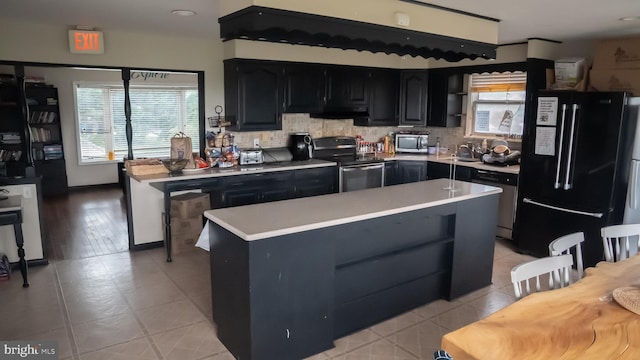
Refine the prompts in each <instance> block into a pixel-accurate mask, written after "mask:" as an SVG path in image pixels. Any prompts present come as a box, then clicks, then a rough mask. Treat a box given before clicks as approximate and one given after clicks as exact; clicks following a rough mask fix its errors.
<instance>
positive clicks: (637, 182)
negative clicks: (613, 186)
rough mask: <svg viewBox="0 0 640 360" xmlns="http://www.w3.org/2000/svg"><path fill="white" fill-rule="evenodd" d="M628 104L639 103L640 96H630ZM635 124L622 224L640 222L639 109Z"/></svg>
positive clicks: (636, 104)
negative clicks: (636, 123)
mask: <svg viewBox="0 0 640 360" xmlns="http://www.w3.org/2000/svg"><path fill="white" fill-rule="evenodd" d="M628 104H629V105H635V106H638V105H640V98H638V97H636V98H631V99H629V102H628ZM638 116H639V118H638V125H636V133H635V139H636V140H635V141H634V143H633V149H632V151H631V166H630V171H629V186H628V188H627V200H626V202H625V208H624V219H623V223H624V224H640V111H639V114H638Z"/></svg>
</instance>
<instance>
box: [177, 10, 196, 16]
mask: <svg viewBox="0 0 640 360" xmlns="http://www.w3.org/2000/svg"><path fill="white" fill-rule="evenodd" d="M171 13H172V14H173V15H180V16H193V15H195V14H196V12H195V11H193V10H171Z"/></svg>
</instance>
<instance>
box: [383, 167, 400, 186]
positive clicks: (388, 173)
mask: <svg viewBox="0 0 640 360" xmlns="http://www.w3.org/2000/svg"><path fill="white" fill-rule="evenodd" d="M396 173H397V165H396V161H388V162H385V163H384V186H391V185H396V184H397V183H398V181H397V179H396V177H397V176H396Z"/></svg>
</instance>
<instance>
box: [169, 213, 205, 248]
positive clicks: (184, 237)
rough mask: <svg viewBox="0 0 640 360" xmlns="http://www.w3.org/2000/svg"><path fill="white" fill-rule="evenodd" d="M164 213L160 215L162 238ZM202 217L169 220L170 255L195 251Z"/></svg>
mask: <svg viewBox="0 0 640 360" xmlns="http://www.w3.org/2000/svg"><path fill="white" fill-rule="evenodd" d="M164 225H165V219H164V213H163V214H162V234H163V235H162V237H163V240H165V241H166V240H167V239H166V238H165V236H164ZM202 228H203V226H202V216H198V217H194V218H191V219H179V218H172V219H171V255H177V254H182V253H185V252H190V251H195V249H196V246H195V245H196V242H197V241H198V238H199V237H200V232H202Z"/></svg>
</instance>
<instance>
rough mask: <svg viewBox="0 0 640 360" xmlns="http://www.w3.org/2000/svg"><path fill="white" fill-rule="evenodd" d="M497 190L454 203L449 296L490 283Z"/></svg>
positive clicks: (496, 218)
mask: <svg viewBox="0 0 640 360" xmlns="http://www.w3.org/2000/svg"><path fill="white" fill-rule="evenodd" d="M499 199H500V194H493V195H488V196H483V197H480V198H476V199H472V200H467V201H464V202H461V203H458V206H457V215H456V223H455V237H456V240H455V243H454V250H453V265H452V273H451V291H450V293H449V300H453V299H456V298H458V297H460V296H462V295H465V294H468V293H470V292H472V291H475V290H478V289H481V288H483V287H485V286H489V285H491V276H492V273H493V252H494V249H495V241H496V230H497V228H496V224H497V221H498V202H499Z"/></svg>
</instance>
